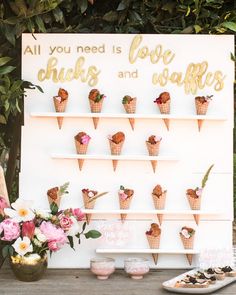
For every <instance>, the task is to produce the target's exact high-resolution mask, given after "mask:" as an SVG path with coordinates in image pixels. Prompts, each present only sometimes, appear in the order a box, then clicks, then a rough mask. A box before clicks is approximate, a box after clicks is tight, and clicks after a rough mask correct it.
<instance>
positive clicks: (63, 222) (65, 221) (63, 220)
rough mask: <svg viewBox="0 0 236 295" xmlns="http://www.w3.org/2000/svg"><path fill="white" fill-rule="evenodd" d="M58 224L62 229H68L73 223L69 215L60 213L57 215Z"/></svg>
mask: <svg viewBox="0 0 236 295" xmlns="http://www.w3.org/2000/svg"><path fill="white" fill-rule="evenodd" d="M59 220H60V226H61V227H62V228H63V229H64V230H69V229H70V228H71V226H72V225H73V220H72V219H71V218H70V217H69V216H65V215H61V216H59Z"/></svg>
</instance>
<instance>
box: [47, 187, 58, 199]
mask: <svg viewBox="0 0 236 295" xmlns="http://www.w3.org/2000/svg"><path fill="white" fill-rule="evenodd" d="M58 191H59V187H53V188H51V189H49V190H48V191H47V195H48V196H49V198H51V199H52V200H56V199H57V197H58Z"/></svg>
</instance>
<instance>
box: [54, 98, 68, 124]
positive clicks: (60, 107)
mask: <svg viewBox="0 0 236 295" xmlns="http://www.w3.org/2000/svg"><path fill="white" fill-rule="evenodd" d="M67 101H68V100H67V99H66V100H64V101H62V102H61V103H60V102H58V100H57V98H56V97H53V102H54V107H55V110H56V112H57V113H64V112H65V110H66V105H67ZM63 119H64V118H63V117H57V124H58V127H59V129H61V127H62V123H63Z"/></svg>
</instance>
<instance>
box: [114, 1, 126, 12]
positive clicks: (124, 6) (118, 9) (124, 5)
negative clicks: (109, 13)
mask: <svg viewBox="0 0 236 295" xmlns="http://www.w3.org/2000/svg"><path fill="white" fill-rule="evenodd" d="M126 8H127V6H126V3H125V1H121V2H120V4H119V5H118V7H117V9H116V10H117V11H121V10H125V9H126Z"/></svg>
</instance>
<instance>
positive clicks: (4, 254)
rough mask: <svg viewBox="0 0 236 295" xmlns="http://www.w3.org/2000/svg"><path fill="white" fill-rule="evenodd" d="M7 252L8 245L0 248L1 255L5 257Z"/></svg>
mask: <svg viewBox="0 0 236 295" xmlns="http://www.w3.org/2000/svg"><path fill="white" fill-rule="evenodd" d="M8 253H9V245H6V246H4V247H3V248H2V256H3V258H4V259H5V258H6V257H7V255H8Z"/></svg>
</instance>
